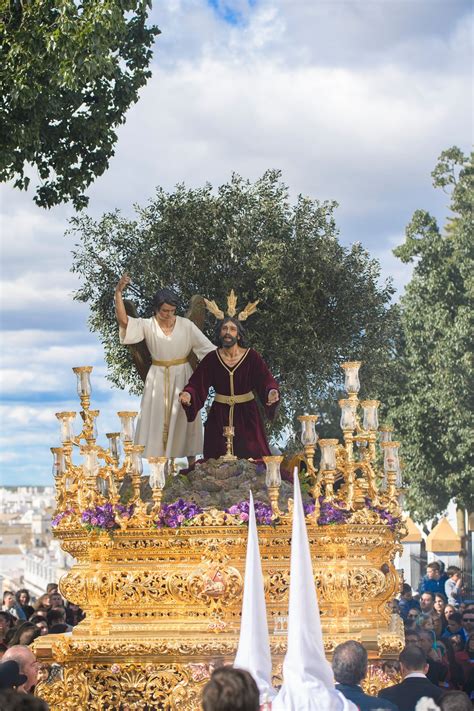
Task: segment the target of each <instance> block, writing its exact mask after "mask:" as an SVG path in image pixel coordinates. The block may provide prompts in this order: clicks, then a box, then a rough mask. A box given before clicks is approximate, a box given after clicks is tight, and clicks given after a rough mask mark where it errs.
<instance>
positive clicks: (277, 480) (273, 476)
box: [263, 455, 283, 487]
mask: <svg viewBox="0 0 474 711" xmlns="http://www.w3.org/2000/svg"><path fill="white" fill-rule="evenodd" d="M263 461H264V462H265V466H266V467H267V473H266V477H265V484H266V485H267V487H272V486H280V484H281V474H280V464H281V463H282V461H283V457H282V456H281V455H278V456H272V457H263Z"/></svg>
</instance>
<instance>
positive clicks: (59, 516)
mask: <svg viewBox="0 0 474 711" xmlns="http://www.w3.org/2000/svg"><path fill="white" fill-rule="evenodd" d="M75 513H76V512H75V510H74V509H72V508H67V509H64V511H60V512H59V513H58V514H56V516H55V517H54V518H53V519H51V526H52V528H56V527H57V526H59V524H60V523H61V521H62V520H63V519H65V518H67V517H68V516H74V515H75Z"/></svg>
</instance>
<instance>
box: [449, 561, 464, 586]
mask: <svg viewBox="0 0 474 711" xmlns="http://www.w3.org/2000/svg"><path fill="white" fill-rule="evenodd" d="M446 575H447V576H448V578H452V579H453V580H454V582H455V583H456V582H457V581H458V580H461V578H462V571H461V568H458V566H457V565H449V566H448V567H447V569H446Z"/></svg>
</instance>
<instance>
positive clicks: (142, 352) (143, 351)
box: [123, 299, 151, 382]
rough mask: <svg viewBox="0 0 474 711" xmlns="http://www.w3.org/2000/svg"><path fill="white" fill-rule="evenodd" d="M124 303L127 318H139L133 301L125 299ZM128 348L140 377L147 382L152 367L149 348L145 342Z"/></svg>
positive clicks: (133, 344)
mask: <svg viewBox="0 0 474 711" xmlns="http://www.w3.org/2000/svg"><path fill="white" fill-rule="evenodd" d="M123 303H124V306H125V311H126V312H127V316H132V318H138V314H137V308H136V306H135V304H134V303H133V301H130V300H129V299H124V300H123ZM127 348H128V350H129V351H130V353H131V354H132V358H133V362H134V364H135V368H136V369H137V371H138V375H139V376H140V378H141V379H142V380H143V382H145V380H146V376H147V375H148V371H149V370H150V367H151V354H150V351H149V350H148V346H147V344H146V342H145V340H143V341H140V343H132V345H130V346H127Z"/></svg>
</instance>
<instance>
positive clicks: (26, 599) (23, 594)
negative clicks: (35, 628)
mask: <svg viewBox="0 0 474 711" xmlns="http://www.w3.org/2000/svg"><path fill="white" fill-rule="evenodd" d="M15 598H16V604H17V605H18V606H19V607H21V609H22V610H23V612H24V613H25V616H26V619H27V620H29V619H30V617H31V615H33V614H34V611H35V610H34V607H33V606H32V605H30V593H29V591H28V590H27V589H26V588H21V590H18V592H17V593H15Z"/></svg>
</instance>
